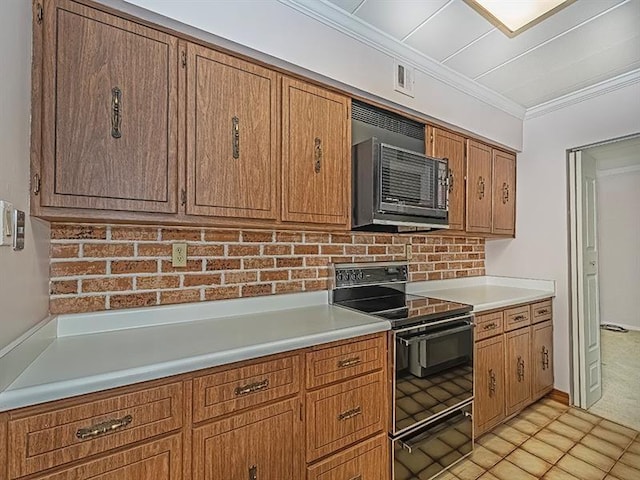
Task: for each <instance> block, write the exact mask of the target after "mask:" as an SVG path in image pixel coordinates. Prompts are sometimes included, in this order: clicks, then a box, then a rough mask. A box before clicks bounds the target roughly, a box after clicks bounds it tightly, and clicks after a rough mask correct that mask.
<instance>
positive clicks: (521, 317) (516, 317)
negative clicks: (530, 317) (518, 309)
mask: <svg viewBox="0 0 640 480" xmlns="http://www.w3.org/2000/svg"><path fill="white" fill-rule="evenodd" d="M526 319H527V316H526V315H516V316H515V317H513V318H512V319H511V320H512V321H513V322H521V321H522V320H526Z"/></svg>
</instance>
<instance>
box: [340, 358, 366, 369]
mask: <svg viewBox="0 0 640 480" xmlns="http://www.w3.org/2000/svg"><path fill="white" fill-rule="evenodd" d="M360 362H361V360H360V357H353V358H345V359H344V360H340V361H339V362H338V368H345V367H353V366H354V365H358V364H359V363H360Z"/></svg>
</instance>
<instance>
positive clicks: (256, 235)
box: [242, 231, 273, 243]
mask: <svg viewBox="0 0 640 480" xmlns="http://www.w3.org/2000/svg"><path fill="white" fill-rule="evenodd" d="M242 241H243V242H262V243H268V242H273V232H245V231H243V232H242Z"/></svg>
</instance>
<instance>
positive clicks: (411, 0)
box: [356, 0, 449, 40]
mask: <svg viewBox="0 0 640 480" xmlns="http://www.w3.org/2000/svg"><path fill="white" fill-rule="evenodd" d="M448 1H449V0H429V1H426V2H425V1H419V0H395V1H389V0H365V2H364V3H363V4H362V6H361V7H360V8H359V9H358V11H357V13H356V16H357V17H359V18H361V19H362V20H364V21H365V22H367V23H369V24H370V25H373V26H374V27H376V28H378V29H380V30H382V31H383V32H385V33H388V34H389V35H391V36H392V37H395V38H397V39H400V40H402V39H403V38H404V37H405V36H406V35H407V34H408V33H410V32H411V31H412V30H413V29H414V28H416V27H417V26H418V25H420V24H421V23H422V22H423V21H425V20H426V19H427V18H429V17H430V16H431V15H433V14H434V13H436V12H437V11H438V10H439V9H440V8H442V7H443V6H444V5H446V4H447V2H448Z"/></svg>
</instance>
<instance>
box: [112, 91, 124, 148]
mask: <svg viewBox="0 0 640 480" xmlns="http://www.w3.org/2000/svg"><path fill="white" fill-rule="evenodd" d="M121 125H122V90H120V88H119V87H113V88H112V89H111V136H112V137H113V138H120V137H122V131H121V130H120V126H121Z"/></svg>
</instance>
